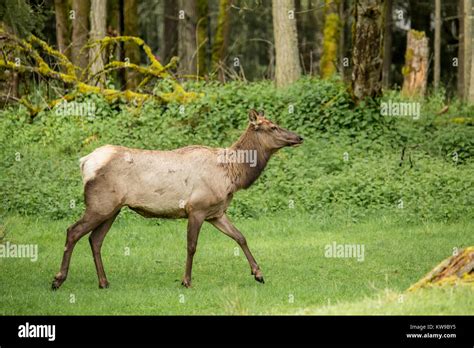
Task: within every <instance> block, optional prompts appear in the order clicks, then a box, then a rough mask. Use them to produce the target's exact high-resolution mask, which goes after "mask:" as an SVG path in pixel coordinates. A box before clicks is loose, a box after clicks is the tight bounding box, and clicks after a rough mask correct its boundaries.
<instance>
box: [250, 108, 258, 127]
mask: <svg viewBox="0 0 474 348" xmlns="http://www.w3.org/2000/svg"><path fill="white" fill-rule="evenodd" d="M257 117H258V112H257V110H254V109H251V110H250V111H249V121H250V123H251V124H253V125H254V126H256V125H257Z"/></svg>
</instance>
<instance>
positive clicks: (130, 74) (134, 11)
mask: <svg viewBox="0 0 474 348" xmlns="http://www.w3.org/2000/svg"><path fill="white" fill-rule="evenodd" d="M137 5H138V0H124V6H123V20H124V35H126V36H137V37H138V36H139V32H138V7H137ZM124 53H125V60H126V61H127V62H129V63H131V64H140V48H139V47H138V46H137V45H136V44H135V43H133V42H125V44H124ZM138 80H139V76H138V73H137V72H136V71H134V70H132V69H126V70H125V85H126V88H127V89H134V88H135V87H137V85H138V83H139V81H138Z"/></svg>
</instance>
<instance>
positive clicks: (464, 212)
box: [0, 79, 474, 221]
mask: <svg viewBox="0 0 474 348" xmlns="http://www.w3.org/2000/svg"><path fill="white" fill-rule="evenodd" d="M186 88H187V89H188V90H194V91H201V92H203V93H204V96H203V97H202V98H200V99H199V100H196V101H195V102H193V103H191V104H188V105H184V106H182V105H179V104H168V105H159V104H156V103H154V102H149V103H145V104H143V105H142V106H141V107H134V106H130V105H127V104H124V103H116V104H114V105H109V104H108V103H107V102H105V101H104V100H103V99H102V98H101V97H100V96H99V95H84V96H82V97H81V98H80V99H77V100H76V102H80V103H90V104H92V105H94V106H95V113H94V115H93V117H84V116H77V115H68V116H64V115H60V114H58V113H57V112H56V110H51V111H45V112H42V113H41V114H39V115H38V116H37V117H36V118H35V120H34V121H33V122H32V123H31V124H30V123H28V119H29V116H28V113H27V112H26V111H25V110H24V109H22V108H21V107H20V108H16V107H10V108H9V109H6V110H3V111H1V113H0V146H1V151H0V156H1V157H0V158H1V161H0V187H1V198H0V199H1V210H2V212H3V214H6V213H20V214H24V215H40V216H47V217H51V218H54V219H58V218H65V217H67V218H70V219H71V220H73V219H74V218H77V217H78V216H79V215H80V214H81V213H82V210H83V207H84V206H83V202H82V201H83V197H82V183H81V177H80V172H79V166H78V159H79V158H80V157H82V156H84V155H86V154H88V153H90V152H91V151H92V150H93V149H94V148H96V147H98V146H100V145H104V144H108V143H111V144H120V145H123V146H130V147H137V148H157V149H173V148H176V147H180V146H185V145H189V144H203V145H208V146H229V145H230V144H231V143H232V142H233V141H235V140H236V139H237V138H238V136H239V135H240V134H241V132H242V131H243V130H244V128H245V127H246V125H247V122H248V121H247V113H248V109H250V108H256V109H264V110H265V114H266V115H267V116H268V117H269V118H270V119H273V120H275V121H277V122H278V123H279V124H280V125H282V126H284V127H287V128H289V129H292V130H295V131H297V132H299V133H300V134H301V135H302V136H303V137H305V139H306V140H305V144H303V146H300V147H298V148H291V149H283V150H282V151H280V152H278V153H277V154H276V155H275V158H273V159H272V160H271V161H270V163H269V165H268V167H267V169H266V170H265V172H264V174H263V175H262V177H261V178H260V179H259V180H258V181H257V183H256V184H255V185H254V186H252V188H250V189H249V190H246V191H242V192H239V193H238V194H237V195H236V197H235V198H234V201H233V203H232V205H231V207H230V208H229V213H230V214H231V215H232V216H240V217H254V216H259V215H262V214H269V213H280V212H288V213H291V212H295V213H296V212H307V213H310V214H312V215H313V216H314V217H317V216H326V217H329V218H331V217H334V218H335V217H338V216H339V217H340V216H346V217H347V218H349V219H357V218H361V217H364V216H365V215H370V214H377V213H379V212H381V211H384V212H387V213H389V214H394V215H397V216H400V219H403V220H411V221H419V220H421V219H423V220H442V221H448V220H455V219H458V218H461V217H466V216H467V217H469V216H471V217H472V215H473V209H472V206H473V203H474V202H473V199H474V194H473V193H474V192H473V190H474V182H473V181H474V176H473V175H472V171H473V166H474V164H473V161H472V156H473V151H474V133H473V129H474V127H471V126H469V125H467V124H458V123H452V122H450V120H451V119H453V117H456V116H457V115H459V113H462V115H463V116H464V117H470V116H471V115H472V114H473V113H474V112H472V111H473V110H472V108H468V107H466V106H464V105H463V104H454V106H451V108H450V109H451V110H450V111H449V113H448V114H447V115H443V116H436V115H435V112H436V111H435V110H437V109H438V107H439V106H440V105H442V102H440V101H439V99H440V97H439V96H437V97H436V98H438V99H436V100H438V101H436V100H434V101H433V100H428V101H426V102H423V104H422V110H423V117H422V118H421V119H419V120H417V121H415V120H412V119H407V118H397V117H385V116H381V114H380V110H379V109H380V107H379V104H378V103H371V104H361V105H358V106H355V105H353V102H352V100H351V99H350V96H349V94H348V93H347V91H346V88H345V86H344V84H343V83H342V82H341V81H339V80H314V79H302V80H301V81H299V82H298V83H296V84H294V85H293V86H291V87H290V88H289V89H287V90H283V91H279V90H276V89H275V88H274V87H273V86H272V84H271V83H270V82H257V83H250V84H245V83H242V82H233V83H229V84H226V85H220V84H218V83H207V84H204V83H188V85H187V86H186ZM386 98H392V99H393V100H398V99H399V98H400V96H399V95H398V94H397V93H395V92H394V93H392V94H388V95H387V96H386ZM426 103H430V105H426ZM436 103H438V104H436ZM404 147H405V156H404V158H403V161H401V152H402V149H403V148H404ZM453 152H456V153H457V158H456V160H455V159H454V158H453ZM341 214H342V215H341ZM127 215H128V214H127Z"/></svg>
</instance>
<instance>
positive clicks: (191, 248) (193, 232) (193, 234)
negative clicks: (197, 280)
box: [182, 213, 204, 288]
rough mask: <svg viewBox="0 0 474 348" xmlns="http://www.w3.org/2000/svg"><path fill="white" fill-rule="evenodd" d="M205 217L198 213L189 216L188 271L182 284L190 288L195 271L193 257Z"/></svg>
mask: <svg viewBox="0 0 474 348" xmlns="http://www.w3.org/2000/svg"><path fill="white" fill-rule="evenodd" d="M203 222H204V216H202V215H201V214H197V213H192V214H189V217H188V256H187V258H186V271H185V273H184V278H183V282H182V284H183V285H184V286H185V287H187V288H189V287H190V286H191V273H192V269H193V257H194V254H195V253H196V247H197V240H198V236H199V231H200V230H201V226H202V223H203Z"/></svg>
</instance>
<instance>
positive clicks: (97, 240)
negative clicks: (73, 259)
mask: <svg viewBox="0 0 474 348" xmlns="http://www.w3.org/2000/svg"><path fill="white" fill-rule="evenodd" d="M119 213H120V211H118V212H117V213H115V214H114V215H113V216H112V217H111V218H109V219H108V220H105V221H104V222H102V223H101V224H100V225H99V226H97V227H96V228H95V229H94V231H92V233H91V234H90V236H89V243H90V245H91V249H92V256H94V263H95V268H96V270H97V277H98V278H99V288H101V289H105V288H108V287H109V282H108V281H107V277H106V275H105V270H104V264H103V263H102V257H101V253H100V250H101V248H102V242H103V241H104V238H105V235H106V234H107V232H109V230H110V227H112V224H113V223H114V221H115V218H116V217H117V215H118V214H119Z"/></svg>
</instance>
